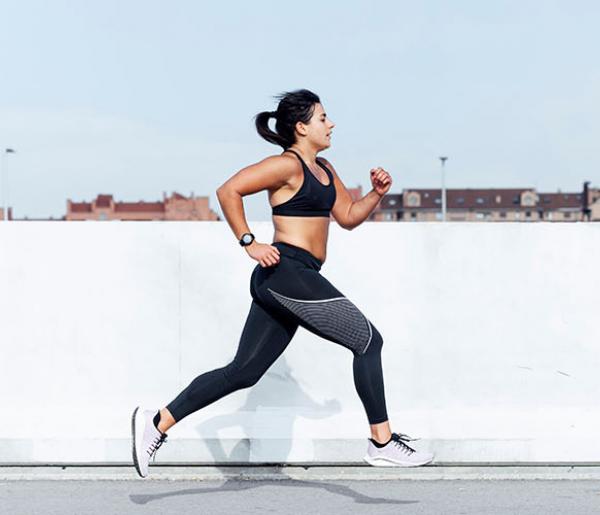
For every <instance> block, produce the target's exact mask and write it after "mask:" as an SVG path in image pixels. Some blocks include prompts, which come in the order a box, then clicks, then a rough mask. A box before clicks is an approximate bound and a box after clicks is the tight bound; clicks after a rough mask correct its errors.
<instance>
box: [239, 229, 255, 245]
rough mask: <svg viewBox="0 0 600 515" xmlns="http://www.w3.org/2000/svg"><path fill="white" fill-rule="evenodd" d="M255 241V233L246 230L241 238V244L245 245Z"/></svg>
mask: <svg viewBox="0 0 600 515" xmlns="http://www.w3.org/2000/svg"><path fill="white" fill-rule="evenodd" d="M253 241H254V234H252V233H251V232H246V233H244V234H242V238H241V239H240V245H241V246H242V247H245V246H246V245H250V244H251V243H252V242H253Z"/></svg>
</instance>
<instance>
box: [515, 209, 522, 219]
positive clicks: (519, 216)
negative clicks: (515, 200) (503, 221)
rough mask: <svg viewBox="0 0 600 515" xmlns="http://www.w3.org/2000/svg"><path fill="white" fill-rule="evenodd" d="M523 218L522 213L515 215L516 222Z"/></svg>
mask: <svg viewBox="0 0 600 515" xmlns="http://www.w3.org/2000/svg"><path fill="white" fill-rule="evenodd" d="M520 218H521V213H519V212H518V211H517V212H516V213H515V220H519V219H520Z"/></svg>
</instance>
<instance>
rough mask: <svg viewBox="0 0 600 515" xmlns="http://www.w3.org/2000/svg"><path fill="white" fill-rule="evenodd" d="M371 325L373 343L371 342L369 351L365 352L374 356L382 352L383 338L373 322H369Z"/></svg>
mask: <svg viewBox="0 0 600 515" xmlns="http://www.w3.org/2000/svg"><path fill="white" fill-rule="evenodd" d="M369 324H370V326H371V333H372V334H371V341H370V342H369V346H368V347H367V350H366V351H365V354H373V353H375V352H381V348H382V347H383V337H382V336H381V333H380V332H379V331H378V330H377V327H375V326H374V325H373V324H371V322H370V321H369Z"/></svg>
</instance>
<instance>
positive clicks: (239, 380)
mask: <svg viewBox="0 0 600 515" xmlns="http://www.w3.org/2000/svg"><path fill="white" fill-rule="evenodd" d="M223 373H224V375H225V378H226V379H227V381H229V383H231V385H232V386H233V387H234V389H236V390H241V389H242V388H250V387H251V386H254V385H255V384H256V383H258V381H259V379H260V378H261V377H262V376H263V373H262V372H257V371H253V370H249V369H248V368H244V367H238V366H237V365H236V363H235V362H232V363H229V365H227V366H226V367H225V368H224V369H223Z"/></svg>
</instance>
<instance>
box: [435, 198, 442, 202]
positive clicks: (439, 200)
mask: <svg viewBox="0 0 600 515" xmlns="http://www.w3.org/2000/svg"><path fill="white" fill-rule="evenodd" d="M434 202H435V203H436V204H441V203H442V199H441V198H440V197H436V199H435V200H434Z"/></svg>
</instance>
